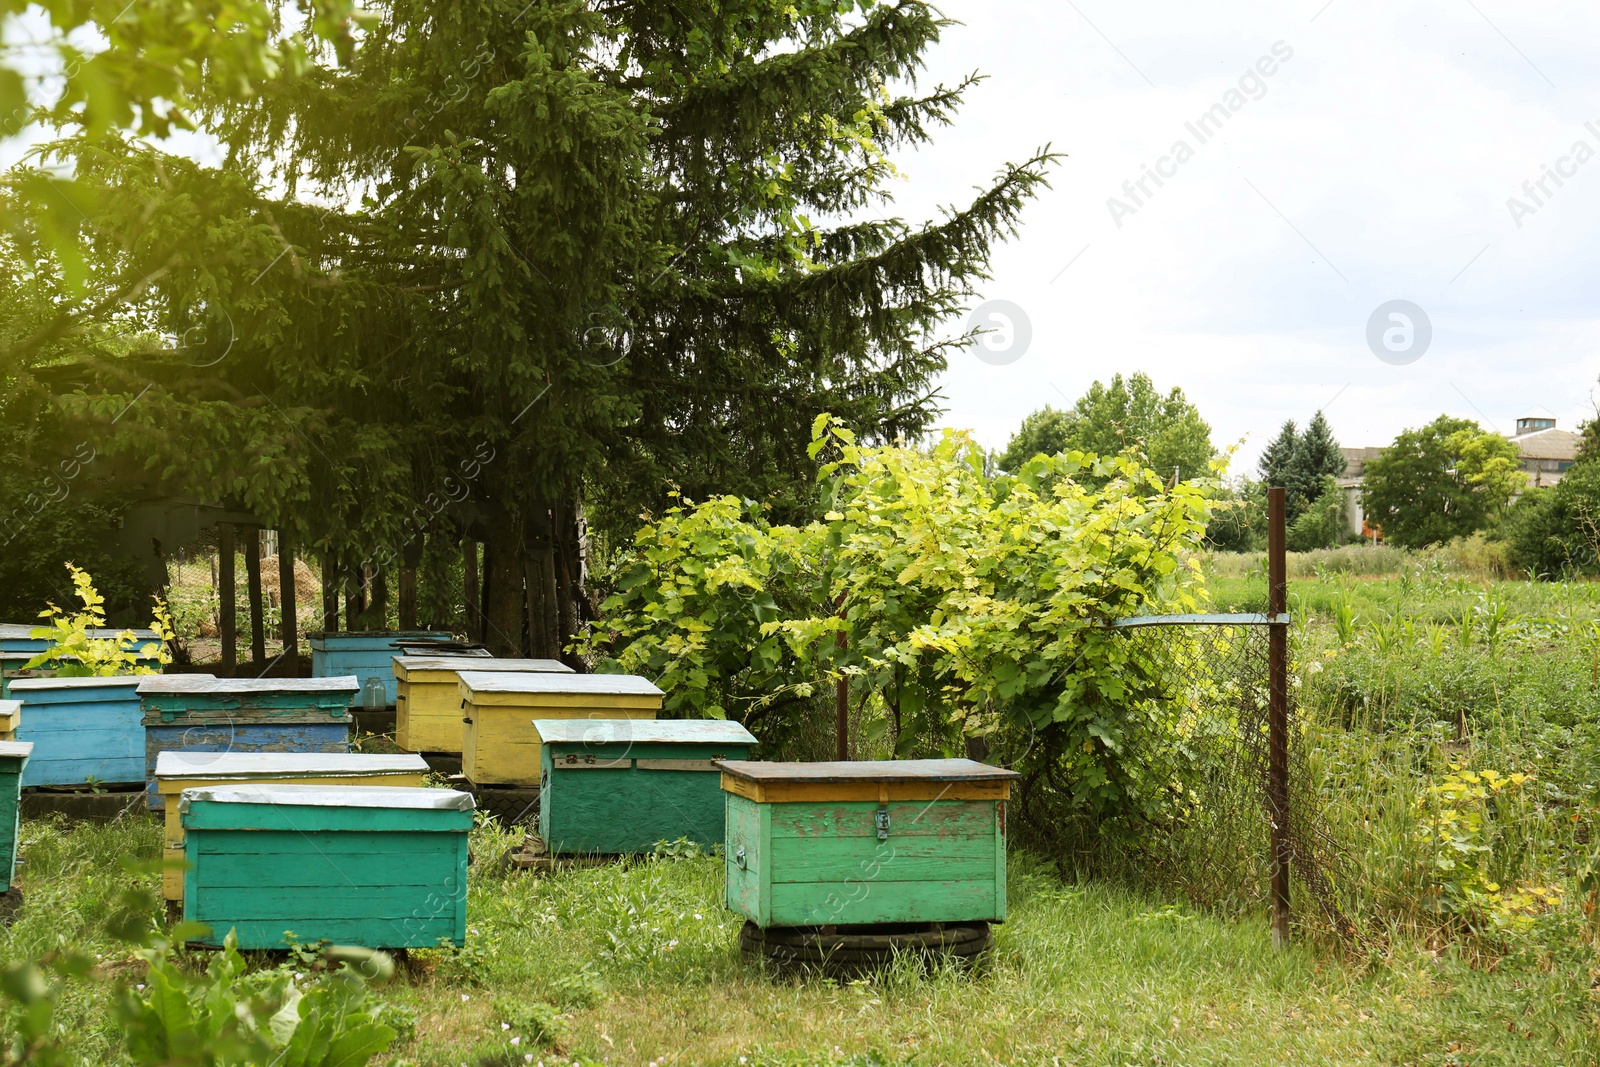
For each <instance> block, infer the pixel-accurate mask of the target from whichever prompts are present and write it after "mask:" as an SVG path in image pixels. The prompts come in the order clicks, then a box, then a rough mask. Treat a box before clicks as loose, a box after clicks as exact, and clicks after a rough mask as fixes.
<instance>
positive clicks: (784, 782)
mask: <svg viewBox="0 0 1600 1067" xmlns="http://www.w3.org/2000/svg"><path fill="white" fill-rule="evenodd" d="M719 766H720V767H721V769H722V783H721V784H722V789H723V791H724V792H725V794H726V796H727V805H728V809H727V811H728V813H727V820H728V836H727V858H726V865H727V904H728V907H729V908H731V909H732V910H734V911H736V912H738V913H739V914H741V915H743V916H744V917H745V918H747V919H749V920H750V921H751V922H753V923H755V924H756V925H757V926H760V927H762V928H764V929H765V928H769V927H776V926H829V925H856V924H879V923H927V922H946V923H948V922H1002V921H1004V919H1005V917H1006V799H1007V797H1008V796H1009V794H1010V789H1011V780H1012V779H1014V778H1017V777H1018V775H1017V773H1016V772H1015V771H1008V770H1004V769H1002V768H999V767H990V766H986V765H985V764H982V763H976V762H974V761H972V760H965V759H949V760H871V761H857V762H840V763H760V762H746V761H738V760H727V761H723V762H721V763H719Z"/></svg>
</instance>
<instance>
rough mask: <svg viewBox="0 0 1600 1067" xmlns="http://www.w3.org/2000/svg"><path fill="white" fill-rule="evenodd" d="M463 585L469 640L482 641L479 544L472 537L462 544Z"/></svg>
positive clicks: (464, 540)
mask: <svg viewBox="0 0 1600 1067" xmlns="http://www.w3.org/2000/svg"><path fill="white" fill-rule="evenodd" d="M461 584H462V587H463V589H462V591H463V593H464V594H465V596H466V601H467V640H468V641H482V640H483V628H482V626H480V625H479V622H478V542H476V541H474V540H473V539H472V538H470V537H468V538H464V539H463V540H462V542H461Z"/></svg>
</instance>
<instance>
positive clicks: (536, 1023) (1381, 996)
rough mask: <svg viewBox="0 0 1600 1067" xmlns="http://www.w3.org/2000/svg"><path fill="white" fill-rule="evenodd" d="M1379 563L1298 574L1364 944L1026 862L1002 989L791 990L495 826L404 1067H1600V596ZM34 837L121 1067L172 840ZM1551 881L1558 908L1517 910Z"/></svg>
mask: <svg viewBox="0 0 1600 1067" xmlns="http://www.w3.org/2000/svg"><path fill="white" fill-rule="evenodd" d="M1366 551H1368V550H1366V549H1347V550H1339V553H1342V554H1336V553H1329V554H1323V555H1312V556H1307V557H1302V558H1298V559H1297V560H1296V561H1295V566H1294V567H1293V568H1292V569H1291V574H1292V575H1293V578H1292V581H1291V585H1290V596H1291V604H1292V607H1293V609H1294V611H1295V614H1296V623H1297V625H1296V628H1295V631H1294V640H1293V656H1294V670H1295V677H1296V682H1295V693H1296V704H1297V707H1298V709H1299V715H1300V722H1301V724H1302V727H1303V729H1302V732H1301V733H1300V734H1299V735H1298V736H1299V743H1300V745H1301V746H1302V752H1303V754H1304V756H1305V758H1306V761H1307V762H1306V766H1307V767H1308V768H1309V770H1310V772H1311V774H1312V775H1313V778H1314V783H1315V785H1316V787H1317V789H1318V795H1319V807H1318V818H1319V820H1320V821H1321V826H1322V829H1323V830H1325V831H1326V832H1327V833H1328V834H1329V835H1330V836H1331V837H1332V838H1333V839H1334V840H1335V841H1337V842H1338V844H1339V846H1340V848H1341V850H1342V853H1343V863H1342V866H1341V867H1340V868H1339V870H1338V872H1337V873H1338V877H1339V881H1338V885H1337V887H1336V889H1337V893H1338V896H1339V900H1340V902H1341V904H1342V905H1343V906H1344V907H1345V909H1346V912H1347V914H1349V915H1350V916H1351V917H1352V918H1354V919H1355V920H1356V921H1357V923H1358V926H1359V929H1360V932H1361V936H1360V937H1359V938H1358V939H1357V940H1354V941H1346V942H1342V943H1340V942H1334V941H1332V940H1315V939H1302V940H1301V941H1300V942H1299V943H1297V944H1296V945H1294V946H1292V947H1291V948H1290V949H1288V950H1287V951H1282V952H1279V951H1274V950H1273V949H1272V947H1271V945H1270V943H1269V940H1268V937H1267V928H1266V921H1265V918H1264V916H1263V915H1261V914H1259V913H1258V912H1247V913H1246V914H1242V915H1235V916H1224V915H1211V914H1203V913H1199V912H1196V911H1194V910H1191V909H1190V908H1188V907H1186V906H1184V905H1182V904H1181V903H1175V902H1174V901H1173V900H1172V899H1167V898H1163V897H1161V896H1159V895H1157V894H1155V893H1154V892H1153V891H1151V890H1150V889H1149V888H1148V887H1142V886H1141V885H1140V880H1139V876H1138V871H1137V870H1136V869H1135V870H1133V871H1132V873H1131V874H1129V875H1128V876H1127V877H1126V878H1125V880H1123V881H1119V882H1114V883H1113V882H1107V881H1104V880H1102V881H1087V882H1085V883H1084V884H1079V885H1075V886H1068V885H1063V884H1062V883H1061V881H1060V880H1059V879H1058V878H1057V877H1056V875H1055V873H1054V872H1055V870H1056V867H1055V865H1054V864H1053V863H1047V862H1043V861H1041V860H1036V859H1034V858H1033V857H1031V856H1029V855H1027V854H1015V855H1013V857H1012V861H1011V870H1010V897H1011V899H1010V914H1011V921H1009V922H1008V923H1006V924H1005V925H1004V926H1003V927H1001V928H999V930H998V931H997V935H996V950H995V952H994V954H993V958H992V959H991V960H990V962H989V964H988V966H987V967H986V968H984V969H983V970H982V971H980V972H978V973H976V974H963V973H959V972H954V971H948V972H944V971H941V972H935V973H932V974H923V973H920V972H919V971H918V970H917V969H916V968H914V967H912V966H911V965H910V964H909V963H903V964H901V965H898V966H895V967H891V968H889V969H887V970H886V971H885V972H884V973H882V974H880V975H876V976H874V977H873V978H872V979H870V980H863V981H857V982H843V983H840V982H831V981H825V980H822V979H819V978H807V979H794V978H779V977H774V976H772V975H770V974H767V973H765V972H764V971H763V970H762V969H761V968H759V967H757V966H754V965H752V964H749V963H746V962H744V961H742V960H741V959H740V957H739V955H738V951H737V934H738V929H739V925H740V922H741V920H740V919H738V918H737V917H735V916H734V915H733V914H732V913H730V912H727V911H725V910H724V909H723V908H722V906H721V868H720V866H719V864H718V861H716V860H715V859H711V858H698V859H695V858H691V859H680V860H653V861H648V862H645V861H641V862H636V863H633V864H630V865H627V866H611V867H603V868H597V869H591V870H584V871H575V872H570V873H563V874H558V875H555V876H550V877H535V876H529V875H524V874H518V873H511V872H505V871H503V870H502V869H501V866H500V864H499V862H498V861H499V859H500V858H501V857H502V856H503V855H504V854H505V853H506V852H507V851H508V850H509V849H510V848H511V847H512V846H513V845H514V843H515V841H514V835H512V834H510V833H506V832H501V831H499V830H498V829H496V828H495V827H493V826H482V827H480V828H479V829H477V830H475V831H474V842H473V848H474V855H475V857H476V866H475V868H474V870H473V874H472V877H471V880H470V894H471V896H470V899H469V911H468V914H469V925H470V927H471V933H470V936H469V938H468V941H467V945H466V947H465V948H464V949H461V950H459V951H454V950H452V951H443V950H436V951H426V952H416V953H413V954H412V958H411V960H410V961H409V963H408V964H407V965H406V966H404V967H402V968H401V970H400V973H399V976H398V977H397V979H396V980H395V981H394V982H393V983H391V984H390V985H389V986H387V987H385V989H384V990H383V991H382V995H383V996H384V997H385V998H386V999H387V1000H389V1001H391V1002H392V1003H394V1004H396V1005H399V1006H400V1008H402V1009H403V1010H404V1011H406V1012H409V1013H410V1014H411V1015H414V1017H415V1019H416V1027H415V1035H414V1036H412V1037H410V1038H408V1039H406V1040H405V1041H404V1042H402V1044H401V1045H400V1046H399V1047H397V1048H396V1049H395V1050H394V1052H393V1054H392V1057H391V1062H392V1063H394V1064H396V1065H399V1064H409V1065H411V1067H455V1065H459V1064H469V1065H472V1067H485V1065H491V1064H494V1065H500V1064H503V1065H508V1067H509V1065H515V1064H521V1063H524V1062H529V1061H525V1060H524V1057H525V1056H526V1055H528V1054H529V1053H530V1052H531V1053H532V1054H533V1060H532V1061H531V1062H533V1063H539V1062H541V1061H543V1062H544V1063H545V1064H546V1065H553V1064H555V1063H556V1062H561V1063H564V1064H570V1063H571V1062H572V1061H573V1059H574V1058H578V1059H579V1060H580V1061H605V1062H610V1063H616V1064H649V1063H652V1062H655V1063H658V1064H677V1063H686V1064H687V1063H706V1064H738V1063H740V1062H741V1057H743V1062H745V1063H746V1064H747V1065H755V1064H812V1063H839V1064H901V1063H917V1064H946V1063H962V1064H965V1063H990V1062H1001V1063H1028V1064H1076V1065H1080V1067H1090V1065H1105V1067H1113V1065H1114V1067H1127V1065H1130V1064H1139V1065H1154V1064H1158V1063H1159V1064H1169V1065H1170V1064H1233V1065H1252V1064H1262V1065H1265V1064H1283V1063H1308V1064H1309V1063H1314V1064H1319V1065H1320V1064H1344V1063H1373V1064H1436V1065H1441V1067H1443V1065H1452V1064H1454V1065H1465V1064H1471V1065H1483V1067H1488V1065H1498V1064H1505V1065H1511V1064H1537V1065H1541V1067H1542V1065H1564V1064H1574V1065H1575V1064H1583V1063H1594V1062H1600V1016H1597V1006H1600V1001H1597V999H1596V996H1595V995H1594V994H1593V992H1592V991H1591V986H1592V985H1593V984H1594V983H1595V981H1596V978H1595V977H1594V976H1596V975H1600V959H1597V954H1596V950H1595V941H1596V931H1595V927H1594V926H1592V925H1591V923H1590V920H1589V917H1588V915H1587V914H1586V907H1587V905H1588V903H1589V898H1588V897H1587V896H1586V894H1585V893H1584V892H1583V891H1581V889H1580V887H1579V879H1580V877H1581V876H1582V874H1583V872H1584V870H1585V868H1586V867H1589V866H1594V865H1596V864H1600V856H1592V855H1591V853H1593V852H1594V851H1595V850H1596V847H1597V845H1596V842H1597V841H1600V834H1597V827H1596V826H1595V820H1596V818H1597V817H1600V684H1597V664H1600V638H1597V636H1596V632H1597V631H1596V624H1597V623H1600V584H1597V583H1567V584H1551V583H1529V582H1526V581H1510V580H1495V579H1494V578H1492V577H1491V576H1490V575H1489V574H1488V573H1486V572H1483V571H1481V570H1475V569H1473V568H1472V567H1469V566H1465V565H1461V564H1459V563H1457V562H1452V561H1451V560H1450V559H1447V558H1444V557H1442V556H1439V555H1435V556H1431V557H1413V556H1405V555H1403V554H1399V553H1379V554H1377V555H1365V556H1363V555H1358V554H1357V553H1360V552H1366ZM1257 562H1258V561H1257V560H1253V559H1251V558H1249V557H1229V558H1222V559H1216V560H1211V561H1208V563H1207V569H1208V573H1209V576H1210V579H1211V581H1210V584H1211V588H1212V593H1213V603H1214V605H1215V607H1216V609H1217V610H1228V609H1234V610H1260V609H1261V608H1263V607H1264V606H1265V582H1264V576H1263V575H1262V574H1261V573H1260V571H1259V568H1258V567H1257V565H1256V564H1257ZM1495 620H1497V621H1495ZM1494 627H1498V628H1497V629H1494ZM1460 769H1466V770H1471V771H1483V770H1493V771H1496V772H1498V773H1500V774H1503V775H1509V774H1512V773H1522V774H1528V775H1531V776H1532V777H1531V778H1530V779H1529V780H1528V781H1527V782H1526V783H1525V784H1523V785H1521V786H1519V787H1517V788H1515V789H1508V790H1506V791H1504V792H1502V793H1498V794H1496V795H1495V796H1493V797H1492V798H1486V799H1484V800H1482V801H1471V802H1466V803H1461V804H1457V805H1455V807H1454V808H1453V809H1451V810H1453V811H1454V812H1455V814H1456V815H1459V816H1461V817H1463V818H1465V817H1467V816H1471V817H1472V818H1473V819H1475V820H1477V821H1476V823H1475V824H1474V826H1473V827H1472V828H1471V829H1470V831H1461V832H1460V834H1459V835H1458V837H1459V840H1457V841H1456V844H1459V845H1460V849H1457V848H1456V845H1454V844H1441V843H1440V840H1439V835H1438V827H1439V820H1440V818H1441V817H1442V816H1441V812H1442V810H1443V809H1444V808H1445V807H1448V805H1445V804H1444V803H1443V802H1442V801H1439V800H1438V799H1429V798H1430V793H1429V790H1430V789H1438V788H1440V787H1441V786H1447V785H1448V783H1449V782H1450V781H1451V780H1452V779H1451V775H1452V774H1459V773H1460ZM23 840H24V858H25V860H26V865H25V867H24V868H23V879H24V884H25V888H26V891H27V893H28V904H27V908H26V910H25V912H24V913H23V915H22V916H21V917H20V918H19V920H18V921H17V922H16V924H15V925H14V926H12V927H11V928H10V929H8V930H0V960H12V959H20V958H27V957H38V956H40V955H43V954H45V953H48V952H49V951H51V950H52V949H54V948H58V947H63V946H77V947H85V948H87V949H88V950H89V951H91V952H92V953H98V954H99V955H100V957H101V960H100V963H101V969H102V972H103V975H104V977H103V980H102V981H101V982H99V983H96V984H88V985H79V986H76V987H73V988H72V990H71V991H70V992H69V994H68V995H67V997H66V998H65V1000H64V1001H63V1004H62V1008H61V1020H62V1023H63V1026H64V1028H65V1030H66V1032H68V1033H69V1034H70V1035H71V1040H72V1042H73V1045H74V1048H75V1050H76V1051H77V1052H78V1053H79V1054H80V1055H81V1056H82V1058H83V1060H84V1062H86V1063H94V1064H101V1063H106V1064H110V1063H116V1062H118V1059H117V1056H118V1051H117V1050H118V1040H117V1037H116V1035H115V1034H113V1033H111V1032H109V1029H108V1028H107V1027H106V1025H105V1023H104V1018H105V1014H104V1013H105V1005H106V1003H107V1000H108V997H109V995H110V989H109V988H108V987H109V985H110V984H111V983H116V982H137V981H138V980H139V974H140V971H139V967H138V966H137V965H136V964H134V963H132V962H130V960H129V957H128V955H127V951H126V949H124V948H122V947H121V946H120V945H118V944H116V943H114V942H112V941H111V940H109V939H108V938H107V937H106V935H105V934H104V933H103V932H102V930H103V924H104V922H105V920H106V918H107V913H108V911H109V908H110V903H109V902H110V901H112V900H114V899H115V898H116V896H117V893H118V891H119V890H120V889H122V888H124V887H126V886H127V885H128V884H130V883H131V882H135V881H137V880H138V879H139V878H140V877H143V876H134V875H128V874H123V873H120V872H121V867H120V866H119V860H120V859H122V858H124V857H127V858H133V859H153V858H154V857H155V856H156V855H157V854H158V851H159V850H158V843H159V830H158V827H157V824H156V823H155V821H154V820H146V819H143V818H135V819H125V820H124V821H122V822H120V823H118V824H115V825H112V826H110V827H89V826H80V827H76V828H67V827H65V826H63V825H60V824H56V823H42V822H30V823H26V824H24V827H23ZM1131 866H1132V865H1131V864H1124V865H1123V867H1124V869H1126V868H1128V867H1131ZM1480 877H1481V879H1482V880H1483V881H1482V882H1474V881H1473V879H1475V878H1480ZM149 881H150V884H151V885H152V887H153V879H151V880H149ZM1147 881H1148V879H1147ZM1484 883H1488V884H1492V885H1494V886H1496V887H1497V888H1496V889H1494V890H1493V891H1488V890H1482V889H1481V886H1482V884H1484ZM1474 885H1477V886H1479V888H1480V892H1479V895H1478V896H1476V897H1473V896H1470V895H1467V894H1466V892H1465V891H1466V890H1469V889H1472V887H1473V886H1474ZM1530 886H1531V887H1542V888H1545V889H1549V890H1552V891H1553V892H1554V894H1555V895H1554V897H1553V898H1551V899H1542V900H1540V901H1539V902H1536V903H1535V904H1534V905H1532V906H1528V907H1514V906H1511V904H1508V903H1506V902H1507V901H1513V900H1514V895H1515V893H1516V892H1517V891H1518V890H1519V889H1521V888H1524V887H1530ZM201 958H202V957H196V959H197V961H198V960H199V959H201ZM273 962H274V961H271V960H267V959H263V960H261V961H259V964H260V965H262V966H267V965H270V964H272V963H273ZM512 1038H518V1039H519V1040H518V1042H517V1043H516V1044H515V1045H513V1044H512V1043H511V1039H512ZM0 1062H4V1060H3V1057H0Z"/></svg>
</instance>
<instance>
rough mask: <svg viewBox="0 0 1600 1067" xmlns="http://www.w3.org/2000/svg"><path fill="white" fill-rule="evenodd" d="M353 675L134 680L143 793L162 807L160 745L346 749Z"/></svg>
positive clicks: (217, 749) (223, 749)
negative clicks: (139, 717)
mask: <svg viewBox="0 0 1600 1067" xmlns="http://www.w3.org/2000/svg"><path fill="white" fill-rule="evenodd" d="M355 692H356V680H355V678H353V677H350V676H345V677H343V678H337V679H336V678H326V679H307V678H281V679H272V678H212V677H210V676H209V675H190V676H167V677H164V678H160V679H151V680H149V681H147V682H145V683H143V684H141V685H140V686H139V700H140V705H141V709H142V712H143V718H142V722H143V728H144V752H143V756H144V764H145V772H144V777H145V783H146V785H145V789H146V800H147V803H148V805H149V807H150V810H151V811H162V810H164V809H165V807H166V799H165V797H164V796H163V794H162V792H161V790H160V788H159V787H158V785H157V782H156V770H157V765H158V763H159V761H160V759H161V754H162V753H163V752H178V753H208V752H209V753H219V754H221V753H323V754H342V753H348V752H349V751H350V733H351V724H352V719H351V716H350V707H349V703H348V701H349V699H350V697H351V695H352V694H354V693H355Z"/></svg>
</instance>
